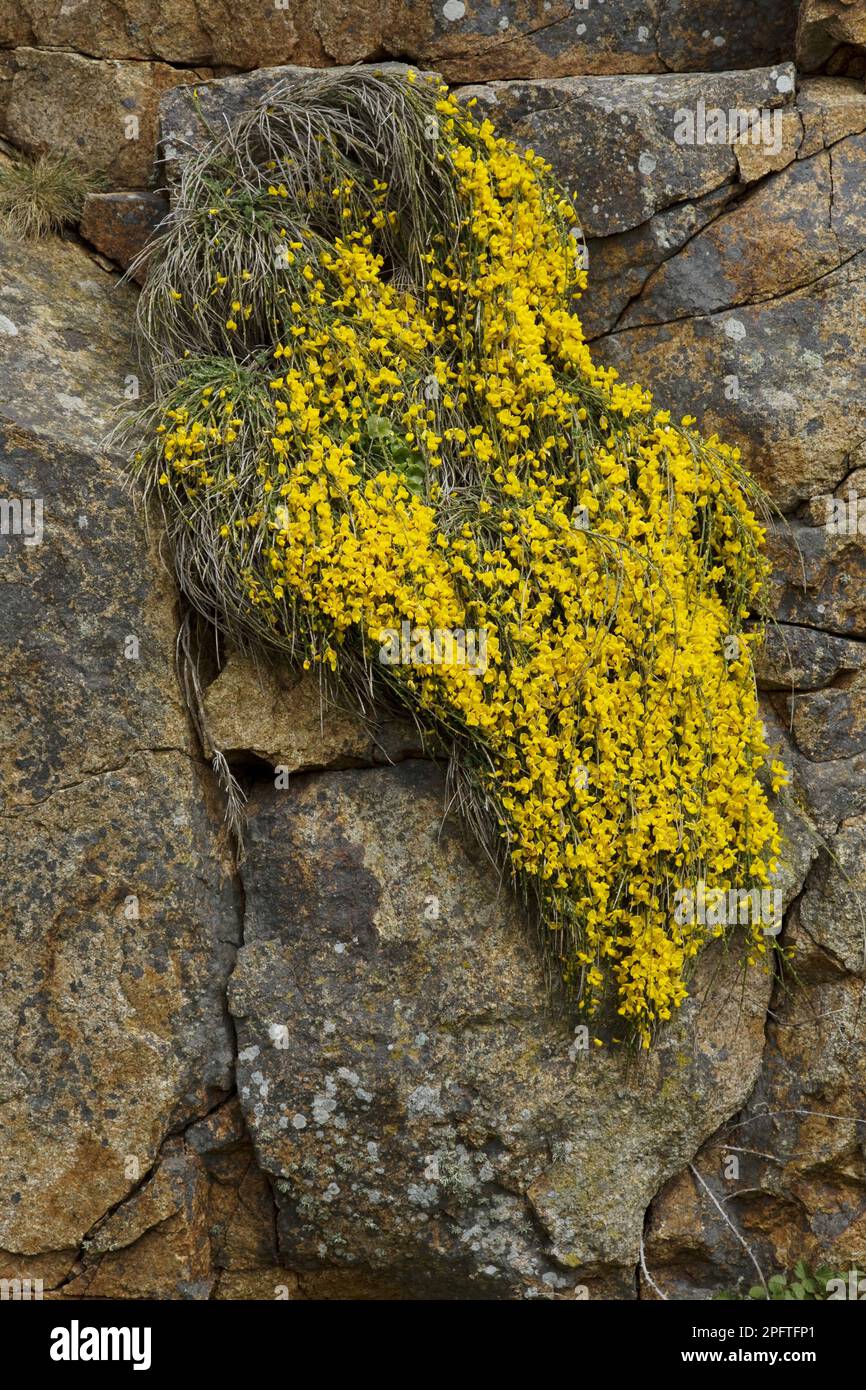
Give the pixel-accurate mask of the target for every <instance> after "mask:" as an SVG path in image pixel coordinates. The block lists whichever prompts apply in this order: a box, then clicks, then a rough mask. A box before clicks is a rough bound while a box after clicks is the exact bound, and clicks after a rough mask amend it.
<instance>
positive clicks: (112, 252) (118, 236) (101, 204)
mask: <svg viewBox="0 0 866 1390" xmlns="http://www.w3.org/2000/svg"><path fill="white" fill-rule="evenodd" d="M167 212H168V200H167V199H166V198H163V197H161V196H160V194H158V193H90V194H89V195H88V197H87V199H86V200H85V203H84V212H83V215H82V218H81V229H80V230H81V235H82V236H83V237H84V238H85V240H87V241H89V242H90V243H91V245H92V246H95V247H96V249H97V251H101V252H102V254H103V255H104V256H108V258H109V260H112V261H116V262H117V264H118V265H119V266H122V267H123V269H124V270H128V269H129V267H130V265H131V264H132V262H133V261H134V260H135V258H136V256H137V255H138V253H139V252H140V251H141V250H142V249H143V247H144V246H145V244H146V243H147V241H148V240H149V239H150V237H151V236H152V235H153V233H154V232H155V230H156V228H157V227H158V226H159V223H160V222H161V221H162V219H163V217H165V215H166V213H167ZM144 275H145V269H144V268H142V269H140V270H138V271H137V272H136V274H135V276H134V278H135V279H136V280H137V281H138V282H139V284H143V283H144Z"/></svg>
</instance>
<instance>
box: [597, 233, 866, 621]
mask: <svg viewBox="0 0 866 1390" xmlns="http://www.w3.org/2000/svg"><path fill="white" fill-rule="evenodd" d="M768 259H772V258H768ZM864 315H866V258H864V255H863V253H860V254H858V255H856V256H854V257H853V258H852V259H851V260H849V261H847V262H846V263H843V264H842V265H841V266H840V267H839V269H838V270H833V271H830V272H829V273H828V274H826V275H824V276H822V277H821V278H820V279H819V280H817V281H816V282H815V283H814V284H813V285H810V286H807V287H803V288H801V289H798V290H794V291H793V292H791V293H790V294H785V295H782V296H781V297H780V298H776V299H768V300H765V301H763V302H760V303H756V304H743V305H739V306H738V307H737V308H735V309H730V310H727V309H725V310H721V311H719V312H717V313H710V314H705V315H701V316H699V317H696V318H691V319H689V318H686V319H682V320H679V321H676V322H673V323H665V324H653V325H650V326H647V327H641V328H634V329H630V330H626V331H623V332H617V333H614V334H611V335H608V336H607V337H603V338H600V339H599V340H598V341H597V343H596V351H597V355H598V356H599V357H600V358H601V359H602V360H604V361H606V362H608V363H609V364H610V365H612V366H614V367H616V368H617V369H618V370H619V372H620V374H621V375H622V376H623V377H624V378H625V379H627V380H639V381H641V382H643V383H644V384H646V385H649V386H650V387H652V388H653V390H654V392H655V394H656V397H657V399H658V400H659V402H660V403H663V404H664V405H666V406H671V407H672V408H673V409H674V410H675V411H676V412H677V413H681V414H686V413H691V414H694V415H696V416H697V417H698V420H699V423H700V425H701V427H702V428H703V429H704V431H705V433H711V432H713V431H715V432H717V433H718V434H720V435H721V436H722V437H723V438H724V439H727V440H730V441H734V442H736V443H737V444H738V445H739V446H740V448H741V450H742V455H743V461H744V462H745V464H746V466H747V467H748V468H750V469H751V471H752V472H753V473H754V474H755V476H756V477H757V478H758V480H759V481H760V482H761V483H763V485H764V486H765V487H766V488H767V490H768V491H769V492H770V493H771V495H772V496H773V497H774V498H775V499H776V501H777V502H778V503H779V505H780V506H782V507H783V508H786V509H790V508H792V507H794V506H795V505H796V503H797V502H798V501H799V500H800V499H802V498H806V497H809V496H811V495H814V494H815V493H818V492H826V491H828V490H832V489H833V488H834V487H835V486H836V484H837V483H838V482H839V481H840V479H841V478H842V477H844V475H845V473H846V472H847V467H846V459H847V457H848V454H849V452H850V450H851V448H852V446H853V444H854V443H855V442H856V441H858V440H859V439H860V438H862V436H863V432H864V430H866V404H864V400H863V393H862V391H861V390H860V387H859V381H860V376H861V371H860V368H859V366H858V363H859V362H860V360H861V357H862V353H863V341H862V334H861V333H860V332H859V328H858V324H859V323H860V322H861V321H862V319H863V316H864ZM782 616H783V617H784V618H785V619H786V620H787V621H797V619H796V618H795V617H794V616H793V615H792V614H791V613H787V612H786V613H783V614H782ZM846 630H847V629H846Z"/></svg>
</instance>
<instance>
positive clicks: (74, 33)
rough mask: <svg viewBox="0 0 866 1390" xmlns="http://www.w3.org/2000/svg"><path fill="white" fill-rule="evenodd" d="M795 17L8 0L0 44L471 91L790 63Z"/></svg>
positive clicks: (710, 3)
mask: <svg viewBox="0 0 866 1390" xmlns="http://www.w3.org/2000/svg"><path fill="white" fill-rule="evenodd" d="M825 8H827V7H826V6H825ZM836 8H838V6H836ZM796 22H797V4H796V0H766V3H763V4H758V3H757V0H749V2H748V3H746V4H745V5H743V4H735V3H734V0H706V3H704V4H702V5H700V6H698V5H693V4H662V3H659V0H608V3H607V4H605V5H604V6H601V5H596V4H591V3H589V0H574V3H572V0H547V3H546V4H542V3H541V0H520V3H518V4H517V5H516V6H513V7H511V8H510V10H509V12H508V14H506V13H505V11H504V10H502V9H500V8H498V7H497V6H495V5H494V6H491V5H489V4H485V3H481V0H465V3H464V0H445V2H444V3H442V0H425V3H423V4H421V5H414V4H412V3H411V2H410V0H391V3H389V4H386V5H377V6H374V5H370V4H367V3H363V0H353V2H352V3H351V4H349V5H347V6H345V7H341V8H340V9H339V11H335V10H334V9H333V8H332V7H328V6H326V5H323V4H321V3H319V0H299V3H291V4H289V3H285V4H282V3H281V4H272V3H270V2H269V3H262V0H239V3H238V4H236V5H234V6H233V7H231V9H227V8H226V7H225V6H223V5H220V4H217V3H215V0H169V3H168V4H164V3H161V4H157V3H155V0H124V2H123V3H121V4H120V5H116V4H109V3H106V0H95V3H92V4H88V5H87V6H86V8H85V10H84V12H83V13H82V12H80V11H79V10H77V9H75V8H73V7H72V6H68V5H67V6H60V7H58V6H57V5H55V4H51V3H46V0H3V8H2V15H0V45H3V46H4V47H6V46H10V47H11V46H13V45H16V44H24V43H30V44H33V45H35V46H38V47H44V48H51V49H70V50H75V51H77V52H79V53H84V54H87V55H88V56H90V57H93V58H103V59H106V58H108V59H110V58H122V59H137V60H141V59H152V58H157V59H161V60H163V61H165V62H168V63H180V64H185V65H189V64H199V63H206V64H215V65H219V66H223V67H233V68H241V69H248V68H260V67H270V66H274V65H276V64H278V63H285V62H296V63H308V64H313V65H316V66H320V67H327V66H331V65H333V64H335V63H356V62H359V61H363V60H365V59H367V60H370V59H377V58H379V57H382V56H385V55H397V54H399V55H400V56H401V57H405V58H406V59H408V60H409V61H411V62H416V63H426V64H429V65H431V66H436V67H438V68H440V69H441V71H442V72H443V73H444V75H445V76H446V77H447V78H448V79H449V81H470V82H471V81H476V80H478V79H479V78H481V79H486V78H489V77H549V76H558V75H560V74H563V73H580V72H595V73H622V72H664V71H666V70H669V69H673V70H685V71H696V72H706V71H712V72H714V71H718V70H720V69H725V68H737V67H740V66H754V67H758V66H760V65H761V64H762V63H771V62H775V61H777V60H778V59H780V58H783V57H792V56H793V46H794V32H795V27H796Z"/></svg>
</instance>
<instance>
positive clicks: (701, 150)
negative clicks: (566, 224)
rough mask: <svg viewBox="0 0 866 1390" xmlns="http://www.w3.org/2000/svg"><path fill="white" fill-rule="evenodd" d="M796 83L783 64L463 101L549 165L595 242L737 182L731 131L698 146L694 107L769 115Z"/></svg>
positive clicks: (502, 90) (493, 93)
mask: <svg viewBox="0 0 866 1390" xmlns="http://www.w3.org/2000/svg"><path fill="white" fill-rule="evenodd" d="M795 82H796V74H795V71H794V68H793V66H792V65H791V64H790V63H784V64H781V65H779V66H778V67H770V68H758V69H756V70H755V71H750V72H725V73H719V74H718V75H716V74H713V75H712V76H710V75H707V74H703V73H702V74H700V76H691V75H685V76H683V75H679V74H675V73H669V74H665V75H663V76H657V77H583V78H581V77H567V78H559V79H557V80H548V81H541V82H491V83H489V84H487V85H486V86H483V87H469V88H467V89H466V91H465V92H462V93H461V96H463V97H466V98H468V99H471V98H473V97H474V98H475V99H476V100H477V103H478V106H477V109H478V111H479V112H481V113H482V114H484V115H486V116H489V117H490V119H491V120H492V121H493V122H494V124H495V126H496V129H497V133H498V134H500V135H505V136H507V137H508V138H509V139H513V140H516V141H518V143H519V144H521V145H525V146H530V147H531V148H532V149H534V150H535V151H536V152H537V153H538V154H540V155H542V156H543V157H544V158H545V159H547V160H549V161H550V162H551V163H552V164H553V166H554V168H555V170H556V173H557V175H558V177H559V178H560V179H561V180H562V182H563V183H564V184H565V185H566V187H567V188H569V189H571V190H573V194H574V198H575V206H576V207H577V211H578V213H579V215H580V221H581V226H582V228H583V231H584V232H585V234H586V235H587V236H588V237H598V236H610V235H612V234H613V233H616V232H624V231H627V230H628V229H629V228H632V227H637V226H639V225H640V224H641V223H643V222H646V221H648V219H649V218H651V217H653V216H654V214H656V213H658V212H661V211H663V210H664V209H666V208H669V207H671V206H672V205H674V204H679V203H683V202H685V201H686V200H687V199H692V200H694V199H699V198H701V197H702V196H703V195H704V194H707V193H711V192H712V191H713V190H714V189H717V188H719V187H721V186H722V185H723V184H724V183H726V182H729V181H731V180H732V179H734V178H735V177H736V173H737V158H736V151H735V148H734V145H735V140H736V130H735V128H734V123H733V122H732V123H730V124H729V123H727V121H726V124H725V132H724V138H722V139H720V140H719V141H717V142H716V141H714V140H701V139H700V138H699V137H700V135H701V130H700V116H699V104H702V105H703V107H704V108H705V109H706V110H709V109H710V108H718V109H720V110H724V112H725V113H727V112H728V111H729V110H731V109H736V110H742V111H744V112H750V111H754V110H758V109H762V110H765V111H768V112H769V111H772V110H775V109H776V108H781V107H784V106H786V105H790V104H791V103H793V101H794V88H795ZM689 117H691V121H692V126H691V127H690V126H689ZM690 132H691V133H690ZM704 133H705V132H704ZM601 150H603V151H604V156H603V158H600V157H599V151H601Z"/></svg>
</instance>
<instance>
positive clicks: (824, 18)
mask: <svg viewBox="0 0 866 1390" xmlns="http://www.w3.org/2000/svg"><path fill="white" fill-rule="evenodd" d="M797 64H798V66H799V67H801V68H802V69H803V71H804V72H815V71H817V69H819V68H824V69H826V71H827V72H845V73H850V74H851V75H856V76H860V77H862V76H863V74H864V72H866V4H864V3H863V0H803V3H802V4H801V6H800V15H799V20H798V24H797Z"/></svg>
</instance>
